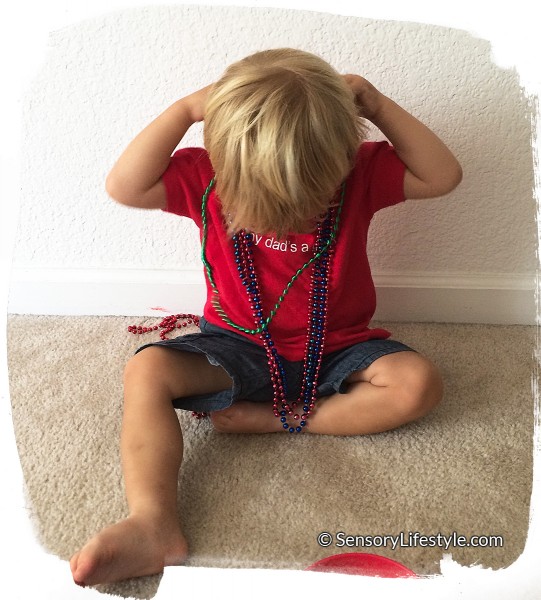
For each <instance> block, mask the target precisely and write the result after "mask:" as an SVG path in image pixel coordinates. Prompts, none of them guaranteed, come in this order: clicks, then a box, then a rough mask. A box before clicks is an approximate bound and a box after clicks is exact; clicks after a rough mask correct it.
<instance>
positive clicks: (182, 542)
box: [70, 515, 188, 585]
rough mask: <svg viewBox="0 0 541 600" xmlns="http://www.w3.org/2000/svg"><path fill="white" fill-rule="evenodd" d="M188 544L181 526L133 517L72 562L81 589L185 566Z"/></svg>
mask: <svg viewBox="0 0 541 600" xmlns="http://www.w3.org/2000/svg"><path fill="white" fill-rule="evenodd" d="M187 554H188V544H187V542H186V539H185V538H184V536H183V535H182V532H181V530H180V526H179V524H178V523H176V522H175V523H172V524H171V523H170V522H163V521H158V520H154V519H147V518H143V517H140V516H135V515H133V516H130V517H128V518H127V519H124V520H123V521H120V522H119V523H117V524H116V525H111V526H110V527H106V528H105V529H103V530H102V531H100V532H99V533H98V534H97V535H96V536H94V537H93V538H92V539H91V540H90V541H89V542H87V544H86V545H85V546H84V547H83V548H82V550H80V551H79V552H77V554H75V555H74V556H73V557H72V558H71V560H70V567H71V572H72V575H73V580H74V581H75V583H77V584H78V585H96V584H98V583H112V582H113V581H121V580H123V579H129V578H131V577H140V576H143V575H154V574H157V573H161V572H162V571H163V568H164V567H165V566H170V565H180V564H182V563H183V562H184V561H185V559H186V557H187Z"/></svg>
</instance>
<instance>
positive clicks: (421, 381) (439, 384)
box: [401, 359, 443, 420]
mask: <svg viewBox="0 0 541 600" xmlns="http://www.w3.org/2000/svg"><path fill="white" fill-rule="evenodd" d="M442 398H443V379H442V376H441V373H440V371H439V369H438V368H437V367H436V366H435V365H434V364H432V363H431V362H430V361H429V360H427V359H423V360H422V361H419V363H418V365H416V368H415V369H412V370H411V371H410V372H409V373H408V377H407V379H406V380H405V381H404V385H403V387H402V394H401V403H402V409H403V410H404V411H405V412H407V413H408V414H409V415H410V418H411V420H413V419H418V418H420V417H423V416H424V415H426V414H428V413H429V412H430V411H431V410H433V409H434V408H435V407H436V406H437V405H438V404H439V403H440V402H441V400H442Z"/></svg>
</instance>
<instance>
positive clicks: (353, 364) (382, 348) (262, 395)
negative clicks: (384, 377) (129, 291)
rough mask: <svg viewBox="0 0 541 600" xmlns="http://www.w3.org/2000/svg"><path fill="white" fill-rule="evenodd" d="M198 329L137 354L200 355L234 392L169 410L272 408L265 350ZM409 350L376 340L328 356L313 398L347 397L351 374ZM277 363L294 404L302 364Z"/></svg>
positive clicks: (184, 401) (219, 331)
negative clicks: (244, 403) (243, 404)
mask: <svg viewBox="0 0 541 600" xmlns="http://www.w3.org/2000/svg"><path fill="white" fill-rule="evenodd" d="M199 327H200V329H201V333H190V334H186V335H182V336H179V337H177V338H174V339H169V340H163V341H158V342H153V343H150V344H145V345H144V346H141V348H139V349H138V350H137V351H136V353H137V352H140V351H141V350H144V349H145V348H148V347H149V346H164V347H166V348H172V349H175V350H183V351H184V352H196V353H198V354H204V355H205V356H206V357H207V359H208V361H209V362H210V364H212V365H215V366H220V367H222V368H223V369H225V371H226V372H227V374H228V375H229V376H230V377H231V379H232V387H231V388H230V389H228V390H223V391H221V392H216V393H212V394H203V395H200V396H189V397H184V398H177V399H175V400H173V406H174V407H175V408H178V409H184V410H190V411H197V412H212V411H215V410H223V409H224V408H228V407H229V406H231V404H233V403H234V402H235V401H237V400H249V401H252V402H269V403H272V401H273V397H274V396H273V389H272V383H271V380H270V374H269V367H268V364H267V354H266V352H265V349H264V348H263V347H262V346H259V345H258V344H256V343H255V342H251V341H250V340H248V339H246V338H245V337H243V336H241V335H240V334H238V333H235V332H233V331H229V330H227V329H223V328H221V327H217V326H216V325H212V324H211V323H209V322H208V321H206V320H205V319H204V318H201V320H200V323H199ZM408 350H409V351H414V350H412V348H410V347H409V346H406V345H405V344H402V343H401V342H397V341H396V340H390V339H384V340H381V339H375V340H368V341H366V342H361V343H359V344H355V345H353V346H350V347H349V348H345V349H343V350H338V351H336V352H332V353H330V354H326V355H325V356H324V357H323V360H322V362H321V367H320V371H319V378H318V385H317V390H316V393H317V396H318V397H321V396H330V395H331V394H335V393H337V392H338V393H340V394H345V393H346V391H347V388H348V384H347V382H346V381H345V380H346V379H347V378H348V377H349V375H351V373H353V372H354V371H357V370H360V369H366V368H367V367H368V366H370V365H371V364H372V363H373V362H374V361H375V360H377V359H378V358H381V357H382V356H385V355H386V354H393V353H394V352H404V351H408ZM281 360H282V365H283V367H284V370H285V374H286V381H287V390H288V392H287V397H288V400H295V399H296V398H298V397H299V394H300V388H301V385H302V376H303V367H304V364H303V363H304V361H302V360H301V361H288V360H285V359H284V358H281Z"/></svg>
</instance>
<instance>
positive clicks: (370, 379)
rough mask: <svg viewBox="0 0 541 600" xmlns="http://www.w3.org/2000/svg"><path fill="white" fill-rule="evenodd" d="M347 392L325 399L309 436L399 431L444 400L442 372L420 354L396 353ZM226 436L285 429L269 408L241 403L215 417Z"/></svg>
mask: <svg viewBox="0 0 541 600" xmlns="http://www.w3.org/2000/svg"><path fill="white" fill-rule="evenodd" d="M347 381H348V383H349V384H350V389H349V390H348V391H347V393H346V394H333V395H332V396H327V397H325V398H319V399H318V400H317V403H316V409H315V411H314V413H313V415H312V416H311V417H310V419H309V422H308V423H309V424H308V426H307V427H306V432H310V433H323V434H330V435H361V434H369V433H379V432H382V431H387V430H389V429H395V428H396V427H399V426H400V425H404V424H405V423H409V422H410V421H414V420H416V419H419V418H420V417H422V416H424V415H425V414H427V413H428V412H430V411H431V410H432V409H433V408H434V407H435V406H436V405H437V404H438V403H439V402H440V400H441V398H442V394H443V383H442V379H441V375H440V373H439V371H438V369H437V368H436V367H435V366H434V365H433V364H432V363H431V362H430V361H429V360H428V359H427V358H425V357H423V356H422V355H420V354H418V353H416V352H410V351H407V352H396V353H394V354H387V355H385V356H382V357H381V358H378V359H377V360H375V361H374V362H373V363H372V364H371V365H370V366H369V367H368V368H366V369H363V370H360V371H355V372H354V373H352V374H351V375H350V376H349V377H348V379H347ZM211 417H212V420H213V424H214V427H215V428H216V429H217V430H218V431H223V432H237V433H241V432H246V433H249V432H252V433H263V432H273V431H276V432H278V431H283V429H282V425H281V423H280V421H279V419H277V418H276V417H275V416H274V415H273V414H272V410H271V407H270V405H269V404H267V403H261V404H259V403H254V402H245V401H243V402H239V403H235V404H234V405H233V406H232V407H230V408H227V409H225V410H222V411H218V412H215V413H213V414H212V415H211Z"/></svg>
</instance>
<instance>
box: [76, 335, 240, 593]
mask: <svg viewBox="0 0 541 600" xmlns="http://www.w3.org/2000/svg"><path fill="white" fill-rule="evenodd" d="M230 387H231V379H230V378H229V376H228V375H227V373H226V372H225V371H224V370H223V369H222V368H220V367H215V366H212V365H210V364H209V362H208V361H207V359H206V358H205V357H204V356H202V355H200V354H193V353H189V352H180V351H178V350H173V349H167V348H161V347H156V346H151V347H149V348H145V349H144V350H142V351H141V352H139V353H138V354H136V355H135V356H134V357H133V358H132V359H131V360H130V361H129V362H128V364H127V366H126V371H125V376H124V394H125V397H124V415H123V421H122V437H121V451H122V470H123V474H124V481H125V488H126V497H127V501H128V506H129V516H128V518H127V519H125V520H123V521H120V522H119V523H117V524H116V525H112V526H110V527H106V528H105V529H103V530H102V531H101V532H100V533H98V534H97V535H96V536H94V537H93V538H92V539H91V540H90V541H89V542H88V543H87V544H86V545H85V546H84V547H83V548H82V550H81V551H80V552H78V553H77V554H75V555H74V556H73V557H72V559H71V561H70V566H71V570H72V574H73V578H74V580H75V581H76V582H78V583H82V584H85V585H94V584H97V583H106V582H112V581H118V580H121V579H127V578H129V577H136V576H141V575H150V574H154V573H159V572H161V571H162V570H163V567H164V566H167V565H171V564H180V563H181V562H183V561H184V560H185V558H186V555H187V551H188V547H187V543H186V540H185V538H184V536H183V534H182V531H181V528H180V522H179V515H178V513H177V482H178V471H179V468H180V464H181V462H182V451H183V442H182V432H181V429H180V426H179V423H178V419H177V415H176V413H175V409H174V408H173V406H172V400H173V399H175V398H180V397H183V396H189V395H197V394H204V393H210V392H214V391H220V390H224V389H228V388H230Z"/></svg>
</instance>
